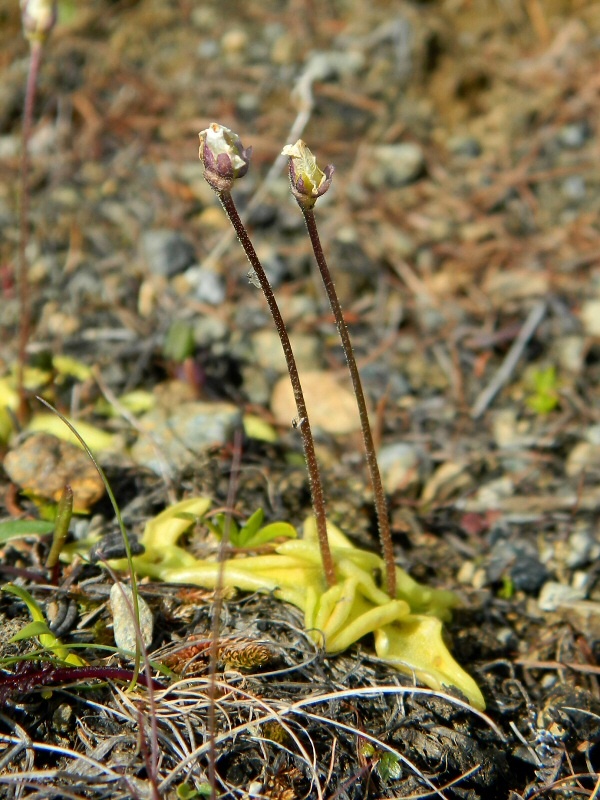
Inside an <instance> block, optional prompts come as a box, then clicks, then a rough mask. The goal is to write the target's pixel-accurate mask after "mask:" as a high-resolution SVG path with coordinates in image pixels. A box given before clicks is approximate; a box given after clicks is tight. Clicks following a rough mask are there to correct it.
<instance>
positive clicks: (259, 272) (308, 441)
mask: <svg viewBox="0 0 600 800" xmlns="http://www.w3.org/2000/svg"><path fill="white" fill-rule="evenodd" d="M217 195H218V197H219V200H220V201H221V204H222V205H223V208H224V209H225V213H226V214H227V216H228V217H229V220H230V222H231V224H232V225H233V228H234V229H235V232H236V234H237V237H238V239H239V240H240V244H241V245H242V247H243V248H244V252H245V253H246V257H247V258H248V261H249V262H250V265H251V266H252V269H253V270H254V272H255V273H256V277H257V278H258V281H259V283H260V288H261V289H262V291H263V294H264V296H265V298H266V301H267V304H268V306H269V311H270V312H271V316H272V317H273V321H274V322H275V327H276V328H277V333H278V334H279V339H280V341H281V346H282V347H283V353H284V355H285V360H286V364H287V368H288V372H289V375H290V381H291V384H292V389H293V391H294V399H295V401H296V409H297V412H298V428H299V429H300V434H301V436H302V445H303V447H304V457H305V459H306V467H307V469H308V480H309V484H310V492H311V496H312V503H313V510H314V512H315V518H316V523H317V534H318V537H319V546H320V548H321V558H322V559H323V569H324V571H325V577H326V579H327V584H328V586H333V585H334V584H335V569H334V566H333V558H332V556H331V550H330V548H329V539H328V538H327V519H326V516H325V500H324V498H323V486H322V484H321V476H320V474H319V465H318V463H317V457H316V454H315V444H314V440H313V435H312V431H311V429H310V422H309V419H308V413H307V411H306V403H305V402H304V394H303V392H302V385H301V383H300V375H299V374H298V367H297V366H296V359H295V358H294V353H293V351H292V345H291V343H290V337H289V336H288V333H287V331H286V329H285V325H284V322H283V318H282V316H281V312H280V311H279V306H278V305H277V301H276V300H275V295H274V294H273V290H272V289H271V284H270V283H269V279H268V278H267V276H266V274H265V271H264V269H263V267H262V264H261V263H260V261H259V258H258V256H257V255H256V251H255V250H254V247H253V245H252V242H251V241H250V237H249V236H248V233H247V231H246V228H245V227H244V224H243V223H242V220H241V219H240V215H239V214H238V211H237V208H236V207H235V203H234V202H233V198H232V196H231V193H230V192H228V191H221V192H217Z"/></svg>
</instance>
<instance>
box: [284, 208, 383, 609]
mask: <svg viewBox="0 0 600 800" xmlns="http://www.w3.org/2000/svg"><path fill="white" fill-rule="evenodd" d="M298 205H299V206H300V209H301V210H302V213H303V215H304V220H305V222H306V227H307V229H308V235H309V236H310V241H311V244H312V247H313V251H314V254H315V258H316V261H317V264H318V266H319V271H320V273H321V278H322V279H323V283H324V285H325V291H326V292H327V297H328V298H329V304H330V306H331V310H332V311H333V315H334V317H335V324H336V326H337V329H338V333H339V335H340V339H341V341H342V347H343V348H344V354H345V356H346V361H347V362H348V369H349V370H350V376H351V378H352V385H353V387H354V394H355V396H356V402H357V404H358V413H359V416H360V425H361V428H362V435H363V440H364V443H365V454H366V460H367V466H368V468H369V474H370V476H371V485H372V487H373V496H374V499H375V511H376V513H377V527H378V529H379V537H380V540H381V548H382V551H383V558H384V561H385V571H386V584H387V591H388V594H389V595H390V597H395V596H396V565H395V563H394V547H393V543H392V535H391V532H390V521H389V516H388V509H387V503H386V499H385V492H384V490H383V484H382V482H381V474H380V472H379V464H378V463H377V455H376V453H375V445H374V443H373V434H372V432H371V425H370V423H369V414H368V411H367V404H366V402H365V395H364V392H363V388H362V383H361V380H360V373H359V371H358V367H357V365H356V359H355V358H354V351H353V349H352V343H351V342H350V334H349V333H348V326H347V325H346V321H345V320H344V315H343V313H342V307H341V305H340V301H339V300H338V296H337V292H336V291H335V286H334V283H333V279H332V277H331V273H330V271H329V267H328V266H327V261H326V259H325V254H324V253H323V248H322V247H321V240H320V238H319V232H318V230H317V223H316V221H315V215H314V212H313V210H312V209H311V208H306V207H305V206H304V205H303V204H302V203H301V202H299V203H298Z"/></svg>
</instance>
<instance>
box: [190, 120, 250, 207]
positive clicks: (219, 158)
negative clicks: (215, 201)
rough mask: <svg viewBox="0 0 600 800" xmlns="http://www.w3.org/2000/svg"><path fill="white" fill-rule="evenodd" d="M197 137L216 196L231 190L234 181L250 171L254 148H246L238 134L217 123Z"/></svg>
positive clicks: (205, 169) (203, 161)
mask: <svg viewBox="0 0 600 800" xmlns="http://www.w3.org/2000/svg"><path fill="white" fill-rule="evenodd" d="M198 136H199V137H200V148H199V150H198V156H199V158H200V161H201V162H202V163H203V164H204V177H205V178H206V180H207V182H208V183H209V185H210V186H212V188H213V189H214V190H215V192H217V193H219V192H229V191H231V187H232V186H233V182H234V180H236V179H237V178H243V177H244V175H245V174H246V173H247V172H248V167H249V165H250V156H251V155H252V148H251V147H244V146H243V145H242V142H241V140H240V137H239V136H237V134H235V133H233V131H230V130H229V128H225V127H224V126H223V125H219V124H218V123H217V122H211V124H210V125H209V126H208V128H206V130H203V131H200V133H199V134H198Z"/></svg>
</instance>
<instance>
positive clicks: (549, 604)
mask: <svg viewBox="0 0 600 800" xmlns="http://www.w3.org/2000/svg"><path fill="white" fill-rule="evenodd" d="M584 598H585V592H583V591H582V590H581V589H574V588H573V587H572V586H567V585H566V584H564V583H558V581H547V582H546V583H545V584H544V585H543V586H542V588H541V590H540V594H539V597H538V606H539V607H540V609H541V610H542V611H556V610H557V609H558V608H560V607H561V606H563V605H565V604H566V603H569V604H570V603H573V602H576V601H577V600H583V599H584Z"/></svg>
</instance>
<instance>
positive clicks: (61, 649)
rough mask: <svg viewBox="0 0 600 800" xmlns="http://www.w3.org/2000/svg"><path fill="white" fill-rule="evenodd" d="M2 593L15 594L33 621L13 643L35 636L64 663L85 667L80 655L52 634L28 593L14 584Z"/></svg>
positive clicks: (18, 634)
mask: <svg viewBox="0 0 600 800" xmlns="http://www.w3.org/2000/svg"><path fill="white" fill-rule="evenodd" d="M2 591H3V592H7V593H8V594H14V595H15V596H16V597H18V598H19V600H21V601H22V602H23V603H25V605H26V606H27V610H28V611H29V613H30V615H31V619H32V620H33V621H32V622H31V623H30V624H29V625H26V626H25V627H24V628H23V629H22V630H21V631H19V633H17V634H16V635H15V636H13V638H12V639H11V640H10V641H11V642H17V641H21V640H23V639H31V638H32V637H34V636H35V637H37V639H38V641H39V643H40V646H41V647H42V648H43V649H44V650H46V651H50V652H51V653H52V654H53V655H54V657H55V658H56V659H58V660H59V661H61V662H62V663H64V664H69V665H70V666H72V667H83V666H85V663H86V662H85V661H84V660H83V659H82V658H80V657H79V656H78V655H75V653H72V652H71V651H70V650H69V648H68V647H67V646H66V645H64V644H63V643H62V642H61V640H60V639H59V638H58V637H56V636H55V635H54V634H53V633H52V631H51V630H50V628H49V627H48V623H47V622H46V618H45V617H44V612H43V611H42V609H41V608H40V607H39V605H38V604H37V603H36V601H35V600H34V599H33V597H32V596H31V595H30V594H29V592H28V591H26V590H25V589H23V588H22V587H21V586H15V584H14V583H7V584H6V585H4V586H3V587H2Z"/></svg>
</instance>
